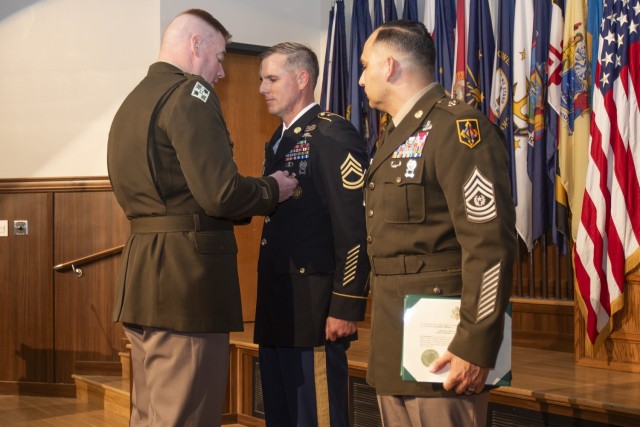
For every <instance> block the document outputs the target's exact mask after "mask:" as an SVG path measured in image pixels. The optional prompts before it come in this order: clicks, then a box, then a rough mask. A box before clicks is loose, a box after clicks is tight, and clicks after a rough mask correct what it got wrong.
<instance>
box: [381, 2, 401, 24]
mask: <svg viewBox="0 0 640 427" xmlns="http://www.w3.org/2000/svg"><path fill="white" fill-rule="evenodd" d="M396 19H398V11H397V10H396V2H395V1H394V0H384V22H389V21H395V20H396Z"/></svg>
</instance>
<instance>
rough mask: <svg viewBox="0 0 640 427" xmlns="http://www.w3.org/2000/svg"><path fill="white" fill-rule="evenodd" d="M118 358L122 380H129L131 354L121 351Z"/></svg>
mask: <svg viewBox="0 0 640 427" xmlns="http://www.w3.org/2000/svg"><path fill="white" fill-rule="evenodd" d="M118 356H120V364H121V365H122V378H126V379H129V378H131V352H130V351H121V352H119V353H118Z"/></svg>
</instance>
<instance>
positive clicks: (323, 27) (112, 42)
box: [0, 0, 434, 178]
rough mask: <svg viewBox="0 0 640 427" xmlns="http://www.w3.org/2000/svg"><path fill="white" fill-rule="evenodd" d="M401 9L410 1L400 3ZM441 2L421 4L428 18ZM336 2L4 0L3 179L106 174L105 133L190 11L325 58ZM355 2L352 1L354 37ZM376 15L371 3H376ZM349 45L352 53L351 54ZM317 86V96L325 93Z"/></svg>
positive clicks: (262, 41)
mask: <svg viewBox="0 0 640 427" xmlns="http://www.w3.org/2000/svg"><path fill="white" fill-rule="evenodd" d="M395 3H396V7H397V8H398V12H399V14H400V15H401V14H402V8H403V5H404V0H395ZM433 3H434V0H418V14H419V16H421V17H424V18H423V19H424V22H425V23H428V22H430V21H431V20H432V19H433V17H432V16H429V15H430V13H431V14H432V13H433V12H430V11H429V10H430V8H429V7H427V6H425V5H426V4H430V5H431V6H433ZM331 4H332V0H109V1H104V0H82V1H80V0H2V1H0V58H1V59H2V64H4V65H3V67H2V68H0V178H35V177H75V176H106V175H107V166H106V145H107V135H108V132H109V127H110V124H111V120H112V118H113V115H114V114H115V112H116V110H117V108H118V107H119V105H120V103H121V102H122V100H123V99H124V97H125V96H126V95H127V94H128V93H129V92H130V91H131V89H132V88H133V87H134V86H135V85H136V84H137V82H138V81H140V79H141V78H142V77H143V76H144V75H145V74H146V71H147V68H148V66H149V65H150V64H151V63H153V62H154V61H155V60H156V58H157V53H158V49H159V47H160V39H161V36H162V31H163V29H164V28H165V26H166V25H167V24H168V23H169V21H170V20H171V19H172V18H173V17H174V16H175V15H177V14H178V13H180V12H182V11H183V10H186V9H189V8H192V7H197V8H202V9H205V10H207V11H209V12H211V13H212V14H213V15H214V16H215V17H216V18H218V19H219V20H220V22H222V24H223V25H224V26H225V27H227V29H228V30H229V31H230V32H231V34H232V35H233V38H232V39H231V41H232V42H237V43H246V44H255V45H262V46H270V45H273V44H276V43H279V42H282V41H298V42H302V43H305V44H307V45H309V47H311V48H312V49H313V50H315V52H316V53H317V54H318V59H319V60H320V69H321V70H322V64H323V63H324V53H325V48H326V39H327V34H326V33H327V27H328V21H329V10H330V8H331ZM352 7H353V0H345V12H346V13H345V15H346V27H347V37H348V34H349V28H350V23H351V10H352ZM370 8H371V10H372V12H373V2H370ZM348 46H349V45H348V44H347V50H348ZM320 87H321V84H320V83H319V84H318V88H317V89H316V95H317V97H318V99H319V88H320Z"/></svg>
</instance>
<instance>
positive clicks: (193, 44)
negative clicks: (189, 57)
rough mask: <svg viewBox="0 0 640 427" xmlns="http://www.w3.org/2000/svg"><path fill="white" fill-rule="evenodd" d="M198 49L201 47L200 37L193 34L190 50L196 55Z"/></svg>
mask: <svg viewBox="0 0 640 427" xmlns="http://www.w3.org/2000/svg"><path fill="white" fill-rule="evenodd" d="M200 49H202V37H200V35H198V34H195V35H193V36H192V37H191V50H192V51H193V53H194V54H195V55H196V56H200Z"/></svg>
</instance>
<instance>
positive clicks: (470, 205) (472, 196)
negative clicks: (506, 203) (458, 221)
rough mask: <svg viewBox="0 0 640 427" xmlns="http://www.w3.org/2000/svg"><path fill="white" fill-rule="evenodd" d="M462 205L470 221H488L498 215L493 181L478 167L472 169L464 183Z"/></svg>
mask: <svg viewBox="0 0 640 427" xmlns="http://www.w3.org/2000/svg"><path fill="white" fill-rule="evenodd" d="M464 205H465V208H466V209H467V220H469V221H470V222H476V223H483V222H489V221H491V220H492V219H494V218H496V217H497V216H498V209H497V208H496V197H495V193H494V191H493V183H492V182H491V181H489V180H488V179H487V178H485V177H484V176H483V175H482V174H481V173H480V171H479V170H478V168H475V169H474V170H473V173H472V174H471V176H470V177H469V179H468V180H467V182H466V183H465V184H464Z"/></svg>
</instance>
